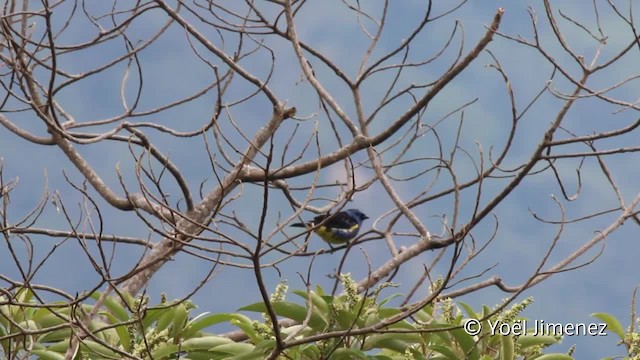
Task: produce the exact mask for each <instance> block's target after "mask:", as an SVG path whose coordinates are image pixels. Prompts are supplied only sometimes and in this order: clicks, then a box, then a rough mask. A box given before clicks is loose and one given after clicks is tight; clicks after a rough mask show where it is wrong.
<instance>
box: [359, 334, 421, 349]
mask: <svg viewBox="0 0 640 360" xmlns="http://www.w3.org/2000/svg"><path fill="white" fill-rule="evenodd" d="M405 335H410V336H405ZM421 340H422V338H421V337H420V335H418V334H399V333H390V334H374V335H371V336H369V337H367V339H366V340H365V341H364V344H363V345H362V348H363V349H364V350H366V351H368V350H371V349H389V350H393V351H396V352H399V353H404V351H405V350H406V349H407V347H408V346H410V345H413V344H415V343H419V342H421Z"/></svg>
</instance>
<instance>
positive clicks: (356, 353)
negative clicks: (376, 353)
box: [329, 347, 367, 360]
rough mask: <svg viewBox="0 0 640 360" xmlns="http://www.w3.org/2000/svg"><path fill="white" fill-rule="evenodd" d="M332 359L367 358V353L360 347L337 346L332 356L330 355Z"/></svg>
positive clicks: (352, 359)
mask: <svg viewBox="0 0 640 360" xmlns="http://www.w3.org/2000/svg"><path fill="white" fill-rule="evenodd" d="M329 359H330V360H356V359H365V360H366V359H367V356H366V355H365V353H363V352H362V351H360V350H358V349H352V348H344V347H343V348H337V349H336V350H335V351H334V352H333V353H331V356H329Z"/></svg>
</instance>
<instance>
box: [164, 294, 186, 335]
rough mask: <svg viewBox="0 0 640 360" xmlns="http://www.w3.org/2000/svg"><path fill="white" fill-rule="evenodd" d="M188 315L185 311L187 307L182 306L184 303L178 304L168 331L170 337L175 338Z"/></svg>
mask: <svg viewBox="0 0 640 360" xmlns="http://www.w3.org/2000/svg"><path fill="white" fill-rule="evenodd" d="M188 317H189V313H188V312H187V308H186V307H185V306H184V303H180V304H178V305H177V306H176V312H175V315H174V318H173V327H172V328H171V330H170V332H169V336H170V337H171V338H174V339H175V338H176V337H177V336H178V334H180V333H181V332H182V330H183V328H184V326H185V323H186V322H187V319H188Z"/></svg>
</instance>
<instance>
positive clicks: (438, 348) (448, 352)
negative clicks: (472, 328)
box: [429, 345, 458, 360]
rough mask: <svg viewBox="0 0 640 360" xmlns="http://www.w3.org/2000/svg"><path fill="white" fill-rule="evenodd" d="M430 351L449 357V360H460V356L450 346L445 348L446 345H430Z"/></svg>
mask: <svg viewBox="0 0 640 360" xmlns="http://www.w3.org/2000/svg"><path fill="white" fill-rule="evenodd" d="M429 349H431V350H433V351H435V352H437V353H440V354H442V355H444V356H446V357H447V359H450V360H458V355H457V354H456V353H455V351H453V349H451V348H450V347H448V346H444V345H430V346H429Z"/></svg>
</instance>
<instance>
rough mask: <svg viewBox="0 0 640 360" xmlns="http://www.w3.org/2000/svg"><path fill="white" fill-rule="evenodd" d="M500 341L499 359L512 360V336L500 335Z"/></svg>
mask: <svg viewBox="0 0 640 360" xmlns="http://www.w3.org/2000/svg"><path fill="white" fill-rule="evenodd" d="M500 343H501V345H502V350H501V351H500V359H501V360H513V359H515V357H514V342H513V337H512V336H501V337H500Z"/></svg>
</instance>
